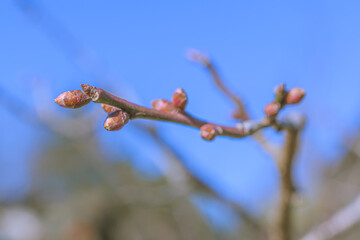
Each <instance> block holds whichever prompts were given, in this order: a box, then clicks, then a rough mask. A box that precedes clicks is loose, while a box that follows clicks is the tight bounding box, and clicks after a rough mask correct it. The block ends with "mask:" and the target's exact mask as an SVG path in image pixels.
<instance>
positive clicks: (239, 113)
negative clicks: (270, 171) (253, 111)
mask: <svg viewBox="0 0 360 240" xmlns="http://www.w3.org/2000/svg"><path fill="white" fill-rule="evenodd" d="M189 58H190V59H191V60H194V61H196V62H199V63H200V64H202V65H204V66H205V67H206V68H207V70H208V71H209V72H210V74H211V76H212V79H213V80H214V83H215V84H216V86H217V87H218V88H219V89H220V91H222V92H223V93H224V94H225V95H226V96H227V97H228V98H229V99H230V100H232V101H233V102H234V103H235V104H236V106H237V109H236V111H235V113H234V117H236V118H238V119H240V120H242V121H248V120H250V115H249V113H248V111H247V110H246V108H245V105H244V103H243V101H242V99H241V98H240V97H239V96H237V95H236V94H234V93H233V92H232V91H230V89H229V88H228V87H226V85H225V84H224V81H223V79H222V78H221V77H220V74H219V73H218V71H217V69H216V67H215V66H214V64H213V63H212V61H210V59H209V58H208V57H207V56H205V55H204V54H202V53H201V52H199V51H197V50H191V51H190V52H189ZM253 137H254V138H255V140H256V141H258V143H259V144H260V145H261V146H262V147H263V148H264V150H265V151H266V152H268V153H269V154H270V155H271V156H272V157H274V158H276V157H277V155H278V153H279V148H278V147H276V146H274V144H272V143H270V142H269V141H268V140H267V139H266V138H265V137H264V135H263V134H262V133H261V132H260V131H259V132H257V133H256V134H253Z"/></svg>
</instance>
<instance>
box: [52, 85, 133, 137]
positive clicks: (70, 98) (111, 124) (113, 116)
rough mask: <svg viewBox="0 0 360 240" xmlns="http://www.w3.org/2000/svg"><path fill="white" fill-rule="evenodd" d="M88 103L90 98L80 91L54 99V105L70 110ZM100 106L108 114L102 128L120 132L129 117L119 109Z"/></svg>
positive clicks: (69, 92)
mask: <svg viewBox="0 0 360 240" xmlns="http://www.w3.org/2000/svg"><path fill="white" fill-rule="evenodd" d="M90 101H91V98H90V97H89V96H88V94H86V93H84V92H82V91H81V90H73V91H67V92H64V93H62V94H60V95H59V96H58V97H57V98H56V99H55V103H57V104H59V105H60V106H61V107H65V108H71V109H75V108H80V107H83V106H85V105H86V104H88V103H89V102H90ZM101 106H102V108H103V109H104V111H105V112H107V113H109V115H108V116H107V118H106V119H105V123H104V128H105V129H106V130H108V131H117V130H120V129H121V128H122V127H124V126H125V124H126V123H127V122H128V121H129V119H130V115H129V114H128V113H127V112H125V111H123V110H121V109H119V108H116V107H113V106H110V105H106V104H101Z"/></svg>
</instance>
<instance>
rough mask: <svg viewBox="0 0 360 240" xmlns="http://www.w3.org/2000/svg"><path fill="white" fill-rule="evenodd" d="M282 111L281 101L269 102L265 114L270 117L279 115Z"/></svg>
mask: <svg viewBox="0 0 360 240" xmlns="http://www.w3.org/2000/svg"><path fill="white" fill-rule="evenodd" d="M279 111H280V104H279V103H276V102H274V103H269V104H268V105H266V107H265V110H264V112H265V115H266V116H267V117H269V118H274V117H276V116H277V115H278V113H279Z"/></svg>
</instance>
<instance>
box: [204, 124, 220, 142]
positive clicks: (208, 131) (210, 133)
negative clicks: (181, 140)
mask: <svg viewBox="0 0 360 240" xmlns="http://www.w3.org/2000/svg"><path fill="white" fill-rule="evenodd" d="M200 133H201V137H202V138H203V139H205V140H208V141H212V140H214V138H215V137H216V136H217V135H218V131H217V129H216V127H215V126H213V125H211V124H205V125H203V126H201V128H200Z"/></svg>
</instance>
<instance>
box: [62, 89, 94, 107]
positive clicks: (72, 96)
mask: <svg viewBox="0 0 360 240" xmlns="http://www.w3.org/2000/svg"><path fill="white" fill-rule="evenodd" d="M90 101H91V98H89V97H88V96H87V95H86V94H85V93H83V92H82V91H81V90H73V91H68V92H64V93H62V94H60V95H59V96H58V97H57V98H56V99H55V102H56V103H57V104H59V105H60V106H61V107H66V108H80V107H82V106H84V105H86V104H88V103H89V102H90Z"/></svg>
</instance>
